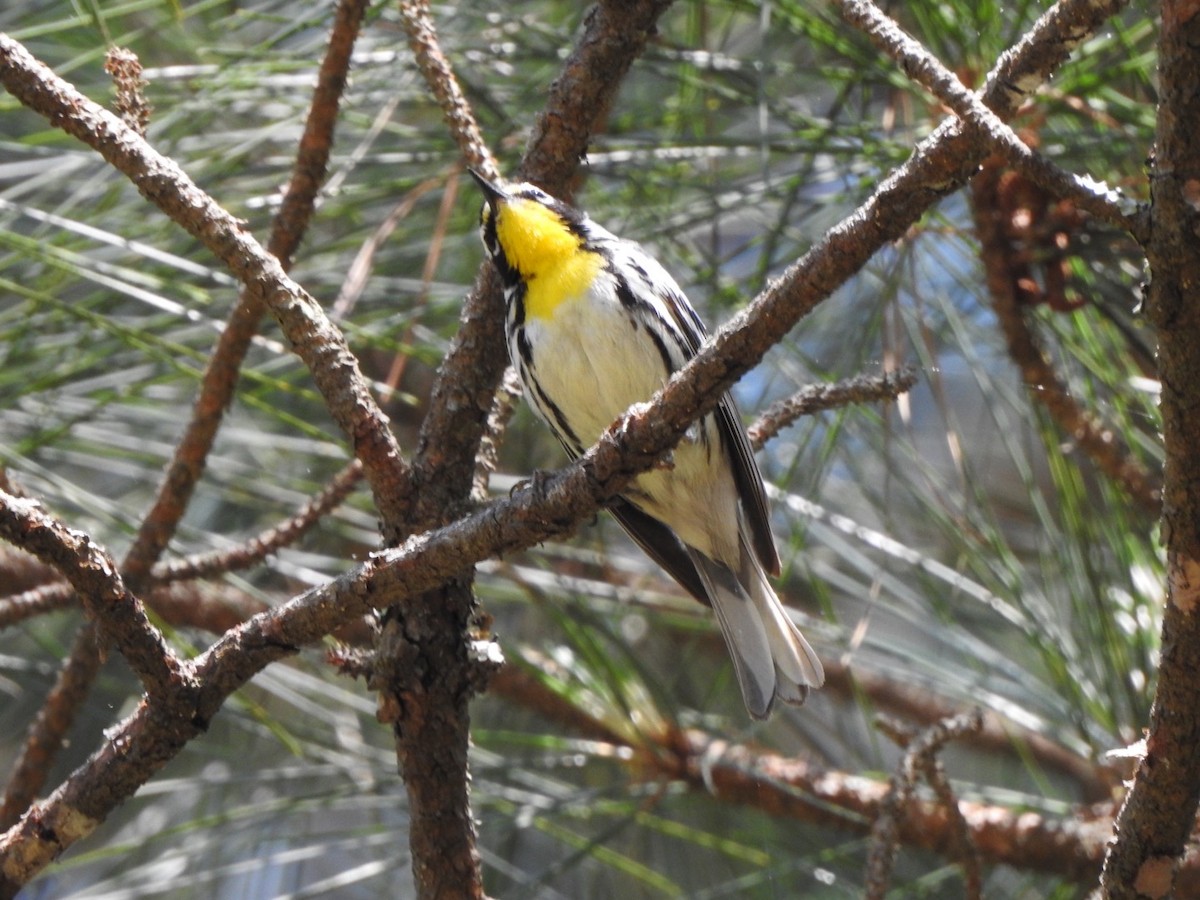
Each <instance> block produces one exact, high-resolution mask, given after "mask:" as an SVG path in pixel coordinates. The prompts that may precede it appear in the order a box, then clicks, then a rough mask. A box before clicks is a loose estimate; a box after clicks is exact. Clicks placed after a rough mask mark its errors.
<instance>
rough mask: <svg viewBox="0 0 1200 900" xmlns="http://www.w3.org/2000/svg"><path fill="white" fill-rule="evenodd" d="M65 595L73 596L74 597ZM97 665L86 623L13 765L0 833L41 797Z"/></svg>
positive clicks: (92, 631) (96, 647)
mask: <svg viewBox="0 0 1200 900" xmlns="http://www.w3.org/2000/svg"><path fill="white" fill-rule="evenodd" d="M70 595H71V596H74V591H70ZM100 663H101V657H100V636H99V634H98V633H97V629H96V627H95V623H91V622H89V623H87V624H85V625H84V626H83V627H82V628H80V629H79V631H78V633H77V634H76V635H75V643H74V645H73V646H72V647H71V650H70V652H69V653H68V654H67V661H66V663H64V664H63V666H62V667H60V668H59V670H58V679H57V680H56V681H55V683H54V687H53V688H51V690H50V693H49V694H47V695H46V700H45V702H44V703H43V704H42V706H41V709H39V710H38V714H37V717H36V718H35V719H34V720H33V723H32V724H31V725H30V726H29V731H28V733H27V734H26V736H25V741H24V743H23V744H22V745H21V749H20V751H18V753H17V758H16V759H15V760H14V761H13V765H12V769H11V770H10V773H9V777H8V784H6V785H5V789H4V803H3V805H2V806H0V828H3V829H6V830H7V829H8V828H10V827H12V825H13V824H14V823H15V822H16V821H17V820H18V819H19V818H20V817H21V816H22V815H24V813H25V810H27V809H29V806H30V804H31V803H33V801H34V800H35V799H36V798H37V796H38V794H40V793H41V791H42V787H43V786H44V785H45V784H46V779H47V777H48V775H49V772H50V766H51V765H52V764H53V763H54V760H55V758H56V757H57V756H58V751H59V749H60V748H61V747H62V745H63V741H65V740H66V737H67V734H68V733H69V732H70V730H71V725H72V724H73V723H74V721H75V716H76V713H78V711H79V710H80V709H81V708H82V707H83V703H84V701H85V700H86V699H87V695H88V691H89V690H90V689H91V686H92V682H93V681H95V679H96V675H97V673H98V672H99V671H100Z"/></svg>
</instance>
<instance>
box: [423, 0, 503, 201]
mask: <svg viewBox="0 0 1200 900" xmlns="http://www.w3.org/2000/svg"><path fill="white" fill-rule="evenodd" d="M400 18H401V20H402V21H403V22H404V31H405V33H406V34H407V35H408V46H409V47H410V48H411V49H412V52H413V57H414V59H415V60H416V63H417V68H419V69H420V70H421V74H422V75H423V76H425V84H426V85H427V86H428V87H429V89H430V91H431V92H432V94H433V96H434V97H435V98H436V99H437V102H438V105H439V106H441V108H442V118H443V120H444V121H445V123H446V127H447V128H448V129H449V131H450V136H451V137H452V138H454V141H455V143H457V144H458V150H459V152H460V153H461V154H462V156H463V159H465V160H466V161H467V164H468V165H470V166H473V167H474V168H476V169H478V170H479V171H480V172H482V173H483V174H484V175H486V176H487V177H488V178H497V177H498V176H499V174H500V172H499V170H498V169H497V168H496V160H495V159H494V158H493V157H492V153H491V151H490V150H489V149H488V146H487V143H486V142H485V141H484V139H483V135H482V134H481V133H480V131H479V125H478V123H477V122H476V121H475V113H474V112H473V111H472V110H471V105H470V104H469V103H467V100H466V97H464V96H463V92H462V88H460V87H459V86H458V79H457V78H456V77H455V76H454V70H453V69H451V68H450V63H449V62H448V61H447V60H446V56H445V54H443V53H442V48H441V46H440V45H439V43H438V38H437V29H436V28H435V27H434V24H433V19H432V18H431V17H430V15H429V4H428V2H426V0H400Z"/></svg>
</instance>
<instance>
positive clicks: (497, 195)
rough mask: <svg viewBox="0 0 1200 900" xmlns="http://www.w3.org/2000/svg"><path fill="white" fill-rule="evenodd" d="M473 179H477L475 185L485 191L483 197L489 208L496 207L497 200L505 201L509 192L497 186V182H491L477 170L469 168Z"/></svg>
mask: <svg viewBox="0 0 1200 900" xmlns="http://www.w3.org/2000/svg"><path fill="white" fill-rule="evenodd" d="M467 171H468V172H470V173H471V177H472V178H474V179H475V183H476V184H477V185H479V189H480V190H481V191H483V196H484V197H485V198H486V199H487V202H488V206H495V205H496V201H497V200H503V199H504V198H505V197H506V196H507V192H506V191H505V190H504V189H503V188H502V187H500V186H499V185H497V184H496V183H495V182H492V181H489V180H488V179H487V178H485V177H484V176H483V175H481V174H480V173H479V172H477V171H476V170H475V169H471V168H468V169H467Z"/></svg>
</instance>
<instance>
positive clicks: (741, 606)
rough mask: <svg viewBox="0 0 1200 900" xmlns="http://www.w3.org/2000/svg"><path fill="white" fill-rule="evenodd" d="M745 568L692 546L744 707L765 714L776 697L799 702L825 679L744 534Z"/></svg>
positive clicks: (759, 715)
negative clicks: (731, 663) (731, 565)
mask: <svg viewBox="0 0 1200 900" xmlns="http://www.w3.org/2000/svg"><path fill="white" fill-rule="evenodd" d="M742 543H743V546H742V554H741V555H742V564H741V566H740V569H741V571H740V572H737V573H735V572H734V571H733V569H731V568H730V567H729V566H727V565H725V563H723V562H720V561H718V560H715V559H712V558H711V557H708V556H705V555H704V554H703V553H701V552H700V551H699V550H695V549H692V548H690V547H689V548H688V550H689V553H690V554H691V556H692V561H693V562H694V563H695V565H696V569H697V571H698V572H699V573H700V578H701V579H702V580H703V581H704V585H705V587H706V588H707V589H708V595H709V599H710V600H711V602H712V607H713V609H714V610H715V611H716V613H717V621H718V622H720V624H721V632H722V634H724V635H725V643H726V645H727V646H728V647H729V655H730V657H732V659H733V669H734V672H736V673H737V680H738V685H739V686H740V687H741V689H742V698H743V699H744V700H745V702H746V709H747V710H748V711H749V713H750V715H751V716H753V717H754V718H755V719H765V718H767V716H769V715H770V714H771V707H772V706H773V705H774V703H775V698H776V697H778V698H779V699H780V700H782V701H784V702H785V703H791V704H794V705H797V706H798V705H799V704H801V703H803V702H804V701H805V699H807V697H808V689H809V688H810V687H820V686H821V685H822V684H824V683H825V670H824V669H823V668H822V666H821V660H820V659H819V658H818V657H817V654H816V651H814V650H813V648H812V647H811V646H810V645H809V643H808V641H806V640H805V639H804V635H802V634H801V633H800V629H798V628H797V627H796V626H795V625H794V624H793V623H792V620H791V618H790V617H789V616H788V614H787V611H786V610H785V609H784V608H783V604H782V603H780V602H779V598H778V597H777V596H775V591H774V590H773V589H772V588H771V585H770V582H768V581H767V574H766V572H764V571H763V568H762V566H761V565H760V564H759V562H758V560H757V558H756V557H755V556H754V552H753V551H752V550H751V549H750V548H749V547H747V546H745V541H744V540H743V542H742Z"/></svg>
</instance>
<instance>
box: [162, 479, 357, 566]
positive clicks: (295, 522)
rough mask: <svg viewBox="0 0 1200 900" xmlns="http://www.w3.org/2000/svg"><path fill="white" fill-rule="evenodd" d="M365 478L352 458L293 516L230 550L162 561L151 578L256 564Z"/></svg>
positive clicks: (306, 529)
mask: <svg viewBox="0 0 1200 900" xmlns="http://www.w3.org/2000/svg"><path fill="white" fill-rule="evenodd" d="M361 479H362V463H360V462H359V461H358V460H357V459H355V460H351V461H350V462H349V463H348V464H347V465H346V466H345V468H343V469H342V470H341V471H340V472H338V473H337V474H336V475H334V476H333V478H332V479H330V481H329V483H328V484H327V485H325V487H323V488H322V489H321V491H320V492H319V493H317V494H316V495H315V496H314V497H312V498H311V499H310V500H309V501H308V502H306V503H305V504H304V505H303V506H302V507H301V508H300V510H299V511H298V512H297V513H296V514H295V515H294V516H292V517H291V518H289V519H287V520H286V521H284V522H282V523H280V524H279V525H276V526H274V527H272V528H268V529H267V530H266V531H263V532H260V533H259V534H257V535H255V536H254V537H252V538H250V539H249V540H247V541H243V542H242V543H240V544H238V546H236V547H233V548H231V549H229V550H215V551H213V552H211V553H203V554H197V555H195V556H188V557H185V558H183V559H178V560H171V561H170V562H160V563H158V564H157V565H156V566H155V567H154V569H153V570H152V572H151V581H152V583H154V584H164V583H167V582H173V581H183V580H186V579H194V578H211V577H213V576H215V575H220V574H223V573H225V572H236V571H238V570H242V569H248V568H250V567H251V566H255V565H257V564H258V563H260V562H262V561H263V560H264V559H266V558H267V557H268V556H270V555H271V554H272V553H277V552H278V551H279V550H281V549H283V548H284V547H290V546H291V545H292V544H295V543H296V541H298V540H299V539H300V538H301V537H303V536H304V535H305V534H307V533H308V532H309V531H310V530H311V529H312V528H313V527H314V526H315V525H317V524H318V523H319V522H320V521H321V519H322V518H323V517H324V516H325V514H326V513H328V512H330V511H331V510H333V509H334V508H336V507H337V506H340V505H341V503H342V501H343V500H345V499H346V497H347V496H349V494H350V492H351V491H352V490H354V487H355V485H357V484H358V482H359V481H360V480H361Z"/></svg>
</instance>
